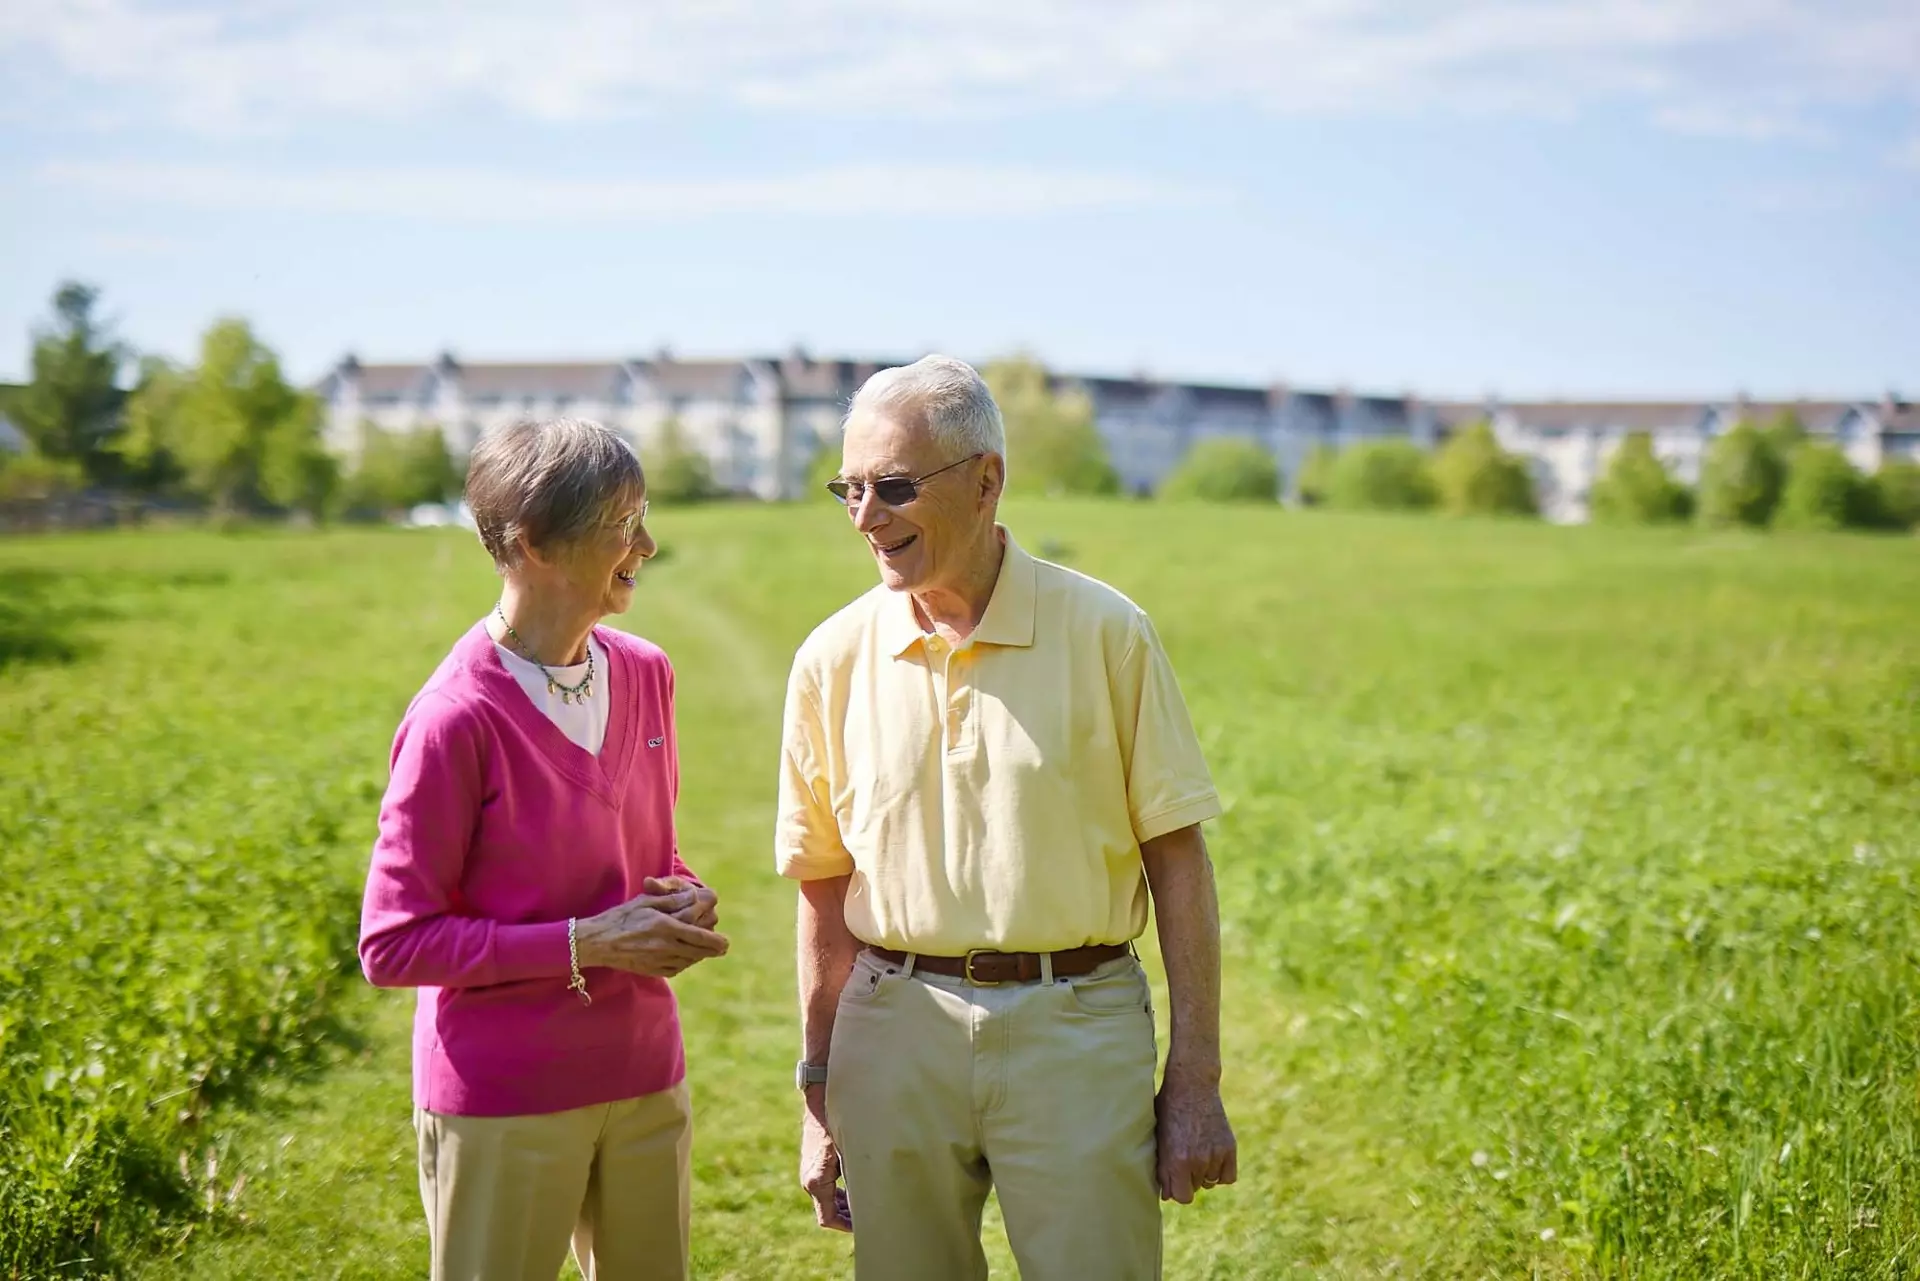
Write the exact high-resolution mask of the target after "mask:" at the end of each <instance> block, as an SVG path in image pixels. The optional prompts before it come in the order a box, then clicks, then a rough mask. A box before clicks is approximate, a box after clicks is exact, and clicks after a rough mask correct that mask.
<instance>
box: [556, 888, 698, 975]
mask: <svg viewBox="0 0 1920 1281" xmlns="http://www.w3.org/2000/svg"><path fill="white" fill-rule="evenodd" d="M646 883H647V884H649V885H651V884H654V883H655V882H654V880H653V879H652V878H649V879H648V881H647V882H646ZM700 889H701V887H698V886H695V885H692V884H691V883H689V884H687V886H686V887H685V888H683V889H679V890H675V891H672V892H670V893H665V894H642V895H640V896H639V897H638V898H632V899H628V900H627V901H626V902H625V903H622V904H621V905H620V906H618V907H615V908H610V909H608V910H607V911H605V912H602V913H600V915H598V916H589V917H587V918H586V919H585V920H582V921H580V922H579V923H578V924H577V925H576V926H575V930H574V937H575V939H576V941H577V943H578V945H579V949H580V965H581V967H582V968H585V967H587V966H590V965H597V966H605V967H607V968H609V969H615V970H625V971H627V972H628V973H629V974H642V975H645V976H647V977H648V978H657V979H670V978H672V977H673V976H674V975H676V974H678V973H680V972H681V971H682V970H684V969H686V968H687V967H688V966H690V965H697V964H699V963H700V962H701V961H704V960H706V959H707V958H708V957H711V956H725V955H726V952H727V939H726V936H725V935H723V934H716V933H715V932H714V931H712V930H710V929H707V928H706V927H704V926H700V925H695V924H693V923H691V922H690V921H687V920H683V919H681V916H682V914H683V913H688V912H691V911H693V910H695V909H696V908H697V907H698V906H699V904H700V895H699V893H698V892H696V891H699V890H700ZM704 892H705V893H706V894H707V895H708V898H709V900H711V899H712V897H713V892H712V891H711V890H705V891H704ZM708 910H711V902H709V905H708Z"/></svg>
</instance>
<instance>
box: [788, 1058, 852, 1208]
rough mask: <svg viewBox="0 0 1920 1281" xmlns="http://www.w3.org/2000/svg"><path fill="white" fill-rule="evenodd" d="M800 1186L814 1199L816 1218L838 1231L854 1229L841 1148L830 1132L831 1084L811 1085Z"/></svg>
mask: <svg viewBox="0 0 1920 1281" xmlns="http://www.w3.org/2000/svg"><path fill="white" fill-rule="evenodd" d="M800 1186H801V1187H803V1188H805V1189H806V1190H807V1195H808V1196H810V1197H812V1198H813V1219H814V1222H815V1223H818V1224H819V1225H820V1226H821V1227H823V1228H830V1229H832V1230H833V1231H835V1232H851V1231H853V1211H852V1210H851V1209H850V1208H849V1207H848V1205H847V1193H846V1190H845V1189H844V1188H842V1187H841V1186H840V1150H839V1149H838V1148H836V1147H835V1146H834V1145H833V1136H832V1135H831V1134H828V1133H827V1087H826V1086H824V1085H809V1086H808V1087H807V1111H806V1116H805V1117H804V1119H802V1120H801V1122H800Z"/></svg>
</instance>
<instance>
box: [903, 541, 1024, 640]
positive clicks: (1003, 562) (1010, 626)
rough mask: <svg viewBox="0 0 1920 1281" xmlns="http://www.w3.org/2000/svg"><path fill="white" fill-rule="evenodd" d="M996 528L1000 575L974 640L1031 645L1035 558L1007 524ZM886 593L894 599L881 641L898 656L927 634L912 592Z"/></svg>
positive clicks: (973, 637)
mask: <svg viewBox="0 0 1920 1281" xmlns="http://www.w3.org/2000/svg"><path fill="white" fill-rule="evenodd" d="M994 529H995V530H996V531H997V532H998V533H999V535H1000V541H1001V544H1002V546H1003V547H1005V549H1006V550H1005V551H1004V553H1003V554H1002V555H1001V557H1000V577H999V578H998V579H996V580H995V581H994V584H993V595H992V596H991V597H990V598H989V599H988V601H987V612H986V613H985V614H983V615H981V617H980V625H979V626H978V627H976V628H974V629H973V636H972V638H971V639H972V640H974V641H979V642H982V643H985V644H988V645H1031V644H1033V615H1034V601H1035V597H1036V593H1037V592H1038V591H1039V574H1038V571H1037V570H1036V569H1035V568H1034V562H1033V557H1031V556H1029V555H1028V554H1027V553H1026V551H1025V550H1023V549H1022V548H1021V546H1020V544H1019V543H1017V542H1015V541H1014V540H1013V535H1012V534H1010V533H1008V532H1007V527H1006V526H1005V525H995V526H994ZM882 590H884V589H882ZM887 595H888V596H889V597H892V599H890V600H888V601H887V602H886V607H885V608H884V609H882V610H881V611H880V630H881V641H882V643H883V644H884V645H885V646H886V650H887V653H888V654H890V655H891V656H893V657H894V658H898V657H900V655H902V654H904V653H906V652H907V651H908V650H910V649H912V648H913V647H914V645H915V644H917V643H919V642H921V641H924V640H925V639H926V638H927V633H926V632H923V631H921V630H920V620H919V619H918V618H916V617H915V616H914V612H913V596H912V595H911V594H910V593H907V592H888V593H887Z"/></svg>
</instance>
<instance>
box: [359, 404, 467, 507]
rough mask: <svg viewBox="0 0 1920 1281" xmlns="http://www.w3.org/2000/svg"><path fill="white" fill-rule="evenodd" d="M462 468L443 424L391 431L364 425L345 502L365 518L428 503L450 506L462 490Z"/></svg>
mask: <svg viewBox="0 0 1920 1281" xmlns="http://www.w3.org/2000/svg"><path fill="white" fill-rule="evenodd" d="M461 480H462V477H461V473H460V468H459V467H458V466H457V465H456V464H455V463H454V461H453V455H452V454H451V453H450V452H449V451H448V449H447V438H446V433H445V432H443V431H442V430H441V429H440V428H439V427H438V426H437V425H428V426H425V427H421V428H418V429H416V430H413V431H404V432H393V431H387V430H384V429H383V428H381V427H379V426H378V425H377V424H374V423H371V422H364V423H362V424H361V425H360V453H359V457H358V458H357V459H356V460H355V463H354V468H353V472H352V473H351V474H350V475H349V476H347V477H346V480H345V493H344V504H345V507H346V509H347V510H348V511H349V512H352V513H355V514H358V515H363V516H388V515H392V514H393V513H395V512H402V511H406V510H407V509H408V508H411V507H417V506H419V505H420V504H422V503H444V502H446V501H448V500H449V499H451V498H452V497H453V496H454V495H456V494H458V493H459V492H460V485H461Z"/></svg>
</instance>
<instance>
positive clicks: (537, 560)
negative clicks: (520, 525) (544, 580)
mask: <svg viewBox="0 0 1920 1281" xmlns="http://www.w3.org/2000/svg"><path fill="white" fill-rule="evenodd" d="M517 543H518V546H519V548H520V563H521V564H523V565H537V566H539V567H540V568H542V569H545V568H546V567H548V566H549V565H551V564H553V557H552V556H551V555H549V554H547V553H545V552H543V551H541V550H540V549H539V548H538V547H535V546H534V545H533V543H532V542H531V541H530V540H529V539H528V538H527V536H526V534H525V533H524V532H522V533H520V534H519V535H517Z"/></svg>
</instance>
